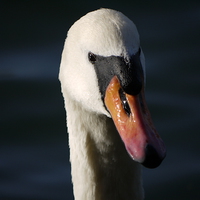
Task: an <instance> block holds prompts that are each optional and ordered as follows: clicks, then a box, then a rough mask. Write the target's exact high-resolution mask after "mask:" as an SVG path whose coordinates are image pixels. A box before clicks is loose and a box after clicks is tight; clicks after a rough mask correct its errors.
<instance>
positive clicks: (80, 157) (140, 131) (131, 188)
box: [59, 8, 166, 200]
mask: <svg viewBox="0 0 200 200" xmlns="http://www.w3.org/2000/svg"><path fill="white" fill-rule="evenodd" d="M59 80H60V82H61V90H62V94H63V97H64V104H65V109H66V113H67V114H66V115H67V128H68V133H69V147H70V162H71V174H72V182H73V192H74V197H75V200H110V199H114V200H128V199H129V200H130V199H132V200H141V199H143V198H144V192H143V187H142V179H141V164H142V165H144V166H145V167H148V168H154V167H157V166H158V165H160V163H161V162H162V160H163V159H164V157H165V154H166V151H165V145H164V143H163V141H162V139H161V138H160V136H159V135H158V133H157V132H156V129H155V128H154V126H153V123H152V120H151V116H150V113H149V110H148V108H147V105H146V103H145V96H144V84H145V60H144V55H143V52H142V49H141V47H140V41H139V34H138V31H137V28H136V26H135V25H134V23H133V22H132V21H131V20H130V19H129V18H127V17H126V16H125V15H123V14H122V13H121V12H119V11H115V10H112V9H105V8H102V9H99V10H96V11H92V12H89V13H88V14H86V15H85V16H83V17H81V18H80V19H79V20H78V21H76V22H75V23H74V24H73V25H72V26H71V28H70V29H69V31H68V34H67V38H66V41H65V44H64V49H63V52H62V58H61V64H60V71H59Z"/></svg>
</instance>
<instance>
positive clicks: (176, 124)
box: [0, 0, 200, 200]
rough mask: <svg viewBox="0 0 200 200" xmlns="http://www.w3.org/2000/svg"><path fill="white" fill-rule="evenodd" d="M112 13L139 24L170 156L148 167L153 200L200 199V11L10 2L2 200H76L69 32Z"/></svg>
mask: <svg viewBox="0 0 200 200" xmlns="http://www.w3.org/2000/svg"><path fill="white" fill-rule="evenodd" d="M99 7H109V8H114V9H117V10H120V11H122V12H123V13H125V14H126V15H127V16H129V18H131V19H132V20H133V21H134V22H135V23H136V25H137V27H138V29H139V33H140V36H141V44H142V47H143V50H144V53H145V57H146V66H147V87H146V98H147V101H148V104H149V108H150V110H151V114H152V117H153V119H154V123H155V125H156V127H157V129H158V131H159V133H160V135H161V136H162V138H163V139H164V141H165V143H166V145H167V150H168V153H167V157H166V159H165V160H164V162H163V163H162V165H161V166H160V167H159V168H157V169H154V170H149V169H144V172H143V177H144V188H145V194H146V200H150V199H153V200H160V199H162V200H168V199H170V200H177V199H182V200H190V199H192V200H198V199H200V145H199V143H200V142H199V141H200V131H199V128H200V126H199V118H200V117H199V113H200V103H199V102H200V90H199V88H200V77H199V76H200V69H199V65H200V3H198V1H168V2H167V3H163V2H162V3H157V2H156V1H151V3H145V2H140V3H138V2H137V3H136V2H134V1H123V2H116V1H109V3H106V1H105V2H104V1H102V2H99V3H96V4H95V3H94V1H84V2H82V1H80V2H78V3H77V2H76V1H74V2H73V3H72V2H70V3H68V2H67V1H57V2H56V3H55V1H46V0H45V1H1V8H0V9H1V10H0V13H1V15H2V16H1V17H0V20H1V28H0V29H1V30H0V35H1V37H0V44H1V45H0V97H1V98H0V199H14V200H16V199H20V200H23V199H27V200H31V199H38V200H40V199H41V200H45V199H52V200H54V199H55V200H57V199H59V200H62V199H73V195H72V185H71V180H70V179H71V178H70V164H69V161H68V159H69V155H68V153H69V150H68V145H67V134H66V128H65V127H66V125H65V111H64V106H63V99H62V96H61V93H60V85H59V82H58V80H57V75H58V70H59V63H60V55H61V52H62V48H63V42H64V39H65V35H66V32H67V30H68V28H69V27H70V25H71V24H72V23H73V21H75V20H77V19H78V18H79V17H80V16H82V15H83V14H85V13H87V12H88V11H91V10H94V9H97V8H99Z"/></svg>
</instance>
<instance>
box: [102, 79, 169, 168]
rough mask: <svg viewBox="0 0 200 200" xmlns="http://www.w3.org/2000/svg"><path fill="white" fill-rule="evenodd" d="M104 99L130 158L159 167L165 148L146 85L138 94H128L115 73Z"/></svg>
mask: <svg viewBox="0 0 200 200" xmlns="http://www.w3.org/2000/svg"><path fill="white" fill-rule="evenodd" d="M104 102H105V105H106V107H107V109H108V111H109V112H110V114H111V116H112V119H113V121H114V124H115V126H116V128H117V130H118V132H119V135H120V137H121V139H122V141H123V142H124V145H125V147H126V150H127V152H128V153H129V155H130V156H131V158H132V159H133V160H135V161H137V162H139V163H141V164H143V165H144V166H145V167H148V168H155V167H157V166H159V165H160V163H161V162H162V160H163V159H164V158H165V155H166V150H165V145H164V143H163V141H162V139H161V138H160V136H159V135H158V133H157V131H156V129H155V128H154V125H153V123H152V120H151V116H150V112H149V110H148V108H147V105H146V102H145V97H144V88H142V89H141V91H140V93H139V94H137V95H130V94H127V93H125V92H124V91H123V88H122V87H121V85H120V81H119V80H118V78H117V77H116V76H114V77H113V78H112V79H111V81H110V84H109V85H108V87H107V89H106V94H105V98H104Z"/></svg>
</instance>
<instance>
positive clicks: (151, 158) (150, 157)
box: [141, 144, 166, 169]
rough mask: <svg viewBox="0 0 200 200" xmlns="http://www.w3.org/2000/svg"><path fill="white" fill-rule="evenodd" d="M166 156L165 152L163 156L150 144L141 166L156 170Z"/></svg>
mask: <svg viewBox="0 0 200 200" xmlns="http://www.w3.org/2000/svg"><path fill="white" fill-rule="evenodd" d="M165 156H166V152H163V155H160V154H159V153H158V152H157V151H156V149H155V148H154V147H153V146H152V145H150V144H148V145H147V146H146V156H145V159H144V161H143V162H142V163H141V164H142V165H143V166H144V167H147V168H151V169H152V168H156V167H158V166H159V165H160V164H161V163H162V161H163V159H164V158H165Z"/></svg>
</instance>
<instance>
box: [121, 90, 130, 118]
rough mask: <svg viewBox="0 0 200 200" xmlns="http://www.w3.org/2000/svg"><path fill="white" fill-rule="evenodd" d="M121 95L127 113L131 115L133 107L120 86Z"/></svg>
mask: <svg viewBox="0 0 200 200" xmlns="http://www.w3.org/2000/svg"><path fill="white" fill-rule="evenodd" d="M119 96H120V99H121V102H122V106H123V108H124V110H125V112H126V114H127V115H128V116H129V115H130V114H131V109H130V107H129V105H128V102H127V99H126V96H125V94H124V91H123V90H122V89H121V88H120V90H119Z"/></svg>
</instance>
